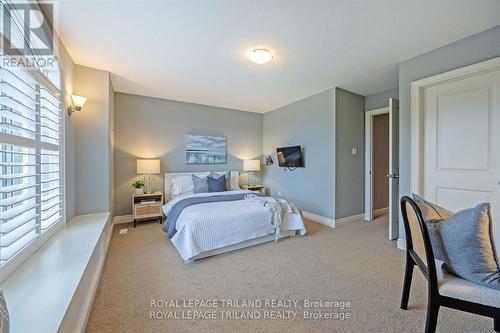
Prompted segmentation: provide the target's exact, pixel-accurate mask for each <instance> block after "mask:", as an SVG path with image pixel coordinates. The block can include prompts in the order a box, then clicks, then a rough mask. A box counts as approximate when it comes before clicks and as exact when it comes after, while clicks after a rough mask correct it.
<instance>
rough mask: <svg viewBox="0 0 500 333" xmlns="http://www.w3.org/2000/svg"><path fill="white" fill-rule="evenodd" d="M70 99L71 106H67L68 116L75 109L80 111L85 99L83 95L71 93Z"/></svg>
mask: <svg viewBox="0 0 500 333" xmlns="http://www.w3.org/2000/svg"><path fill="white" fill-rule="evenodd" d="M71 99H72V100H73V106H70V107H69V108H68V115H70V116H71V114H72V113H73V112H75V111H81V110H82V108H83V106H84V105H85V102H86V101H87V99H86V98H85V97H82V96H78V95H72V96H71Z"/></svg>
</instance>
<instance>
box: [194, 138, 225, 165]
mask: <svg viewBox="0 0 500 333" xmlns="http://www.w3.org/2000/svg"><path fill="white" fill-rule="evenodd" d="M226 161H227V160H226V138H225V137H223V136H208V135H192V134H188V135H186V163H187V164H224V163H226Z"/></svg>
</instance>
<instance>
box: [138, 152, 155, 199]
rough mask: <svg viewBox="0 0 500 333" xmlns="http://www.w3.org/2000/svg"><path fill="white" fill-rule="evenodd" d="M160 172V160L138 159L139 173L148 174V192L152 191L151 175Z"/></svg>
mask: <svg viewBox="0 0 500 333" xmlns="http://www.w3.org/2000/svg"><path fill="white" fill-rule="evenodd" d="M158 173H160V160H137V174H138V175H146V193H147V194H151V192H152V187H153V184H152V181H151V175H154V174H158Z"/></svg>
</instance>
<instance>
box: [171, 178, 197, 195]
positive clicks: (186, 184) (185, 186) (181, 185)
mask: <svg viewBox="0 0 500 333" xmlns="http://www.w3.org/2000/svg"><path fill="white" fill-rule="evenodd" d="M193 192H194V184H193V178H192V177H191V175H189V176H179V177H175V178H173V179H172V181H171V184H170V198H171V199H172V198H174V197H176V196H179V195H182V194H190V193H193Z"/></svg>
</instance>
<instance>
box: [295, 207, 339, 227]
mask: <svg viewBox="0 0 500 333" xmlns="http://www.w3.org/2000/svg"><path fill="white" fill-rule="evenodd" d="M302 216H303V217H304V218H305V219H308V220H311V221H314V222H317V223H320V224H324V225H326V226H329V227H330V228H334V229H335V220H334V219H330V218H328V217H324V216H321V215H317V214H314V213H310V212H306V211H302Z"/></svg>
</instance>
